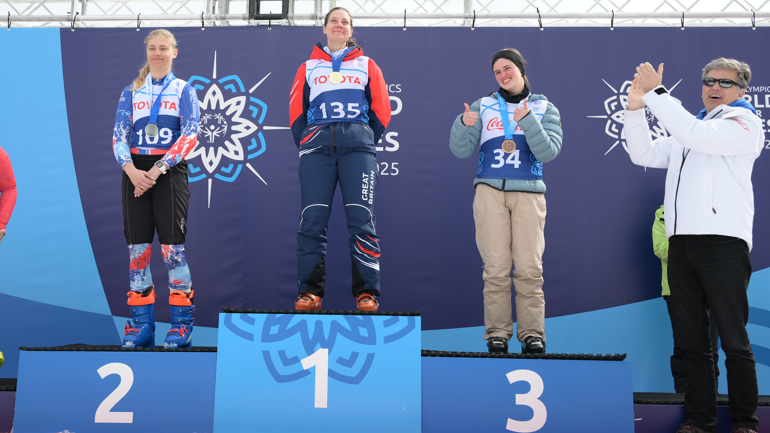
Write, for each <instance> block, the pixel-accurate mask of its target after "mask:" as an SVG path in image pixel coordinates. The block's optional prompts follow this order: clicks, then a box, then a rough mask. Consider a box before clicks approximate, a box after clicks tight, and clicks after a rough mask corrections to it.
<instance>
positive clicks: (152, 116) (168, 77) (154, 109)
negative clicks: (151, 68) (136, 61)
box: [147, 72, 176, 125]
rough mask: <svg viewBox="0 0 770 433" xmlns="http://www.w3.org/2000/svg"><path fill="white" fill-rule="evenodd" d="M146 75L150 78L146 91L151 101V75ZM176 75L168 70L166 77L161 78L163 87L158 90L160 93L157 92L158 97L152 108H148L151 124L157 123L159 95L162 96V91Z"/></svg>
mask: <svg viewBox="0 0 770 433" xmlns="http://www.w3.org/2000/svg"><path fill="white" fill-rule="evenodd" d="M147 76H148V77H149V79H150V82H149V83H148V84H149V85H148V86H147V89H148V91H147V92H148V93H149V96H150V101H152V76H151V75H150V74H147ZM175 79H176V77H175V76H174V73H173V72H169V73H168V75H166V78H165V79H164V80H163V88H162V89H161V90H160V94H158V99H156V100H155V103H154V104H152V108H151V109H150V123H152V124H153V125H157V124H158V113H160V99H161V96H163V92H165V91H166V88H167V87H168V86H169V85H170V84H171V82H172V81H174V80H175Z"/></svg>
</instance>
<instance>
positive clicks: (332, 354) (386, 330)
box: [225, 314, 417, 385]
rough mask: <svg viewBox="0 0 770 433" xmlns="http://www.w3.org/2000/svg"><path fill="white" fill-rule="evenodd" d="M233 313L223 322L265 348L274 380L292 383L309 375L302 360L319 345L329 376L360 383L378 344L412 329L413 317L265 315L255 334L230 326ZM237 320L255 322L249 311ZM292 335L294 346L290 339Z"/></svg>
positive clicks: (414, 322)
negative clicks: (326, 357) (324, 352)
mask: <svg viewBox="0 0 770 433" xmlns="http://www.w3.org/2000/svg"><path fill="white" fill-rule="evenodd" d="M232 316H234V315H233V314H227V315H225V326H226V327H227V328H228V329H229V330H230V331H231V332H233V334H235V335H237V336H238V337H240V338H243V339H245V340H249V341H254V340H255V338H259V342H260V345H261V346H262V347H264V348H265V349H267V350H263V351H262V358H263V359H264V361H265V366H266V367H267V369H268V371H269V372H270V375H271V376H272V377H273V379H274V380H275V381H276V382H278V383H286V382H294V381H296V380H300V379H302V378H303V377H305V376H308V375H310V374H311V372H310V371H309V370H305V369H304V368H303V366H302V361H301V360H302V359H304V358H307V357H308V356H310V355H312V354H313V353H315V352H316V351H317V350H318V349H319V348H324V349H328V351H329V377H330V378H331V379H334V380H337V381H339V382H343V383H347V384H351V385H356V384H359V383H361V381H363V380H364V378H365V377H366V375H367V373H369V370H370V369H371V367H372V364H373V363H374V358H375V349H376V347H377V346H378V345H382V344H390V343H393V342H395V341H398V340H400V339H402V338H404V337H405V336H407V335H409V334H410V333H412V332H414V331H415V330H416V329H417V326H416V320H415V318H414V317H409V316H390V317H387V318H383V317H377V316H347V315H346V316H343V317H342V318H340V319H333V320H331V321H329V322H326V323H324V322H323V321H321V320H312V319H310V320H308V319H306V318H303V315H296V314H268V315H266V317H265V322H264V324H263V326H262V330H261V332H259V331H257V332H259V335H255V333H253V332H250V331H247V330H245V329H242V328H241V327H239V326H237V325H235V323H233V320H232ZM305 317H307V316H305ZM240 320H241V322H242V323H244V324H247V325H252V326H253V325H255V323H256V319H255V318H254V317H251V316H249V315H248V314H241V315H240ZM311 323H313V326H312V329H311ZM295 339H296V340H298V341H295V343H299V344H292V343H291V340H295ZM290 351H293V352H291V353H290Z"/></svg>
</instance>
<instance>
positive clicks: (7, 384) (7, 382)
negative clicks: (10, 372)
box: [0, 378, 16, 392]
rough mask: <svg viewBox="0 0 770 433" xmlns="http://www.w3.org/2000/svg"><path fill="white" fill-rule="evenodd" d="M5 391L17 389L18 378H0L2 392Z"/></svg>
mask: <svg viewBox="0 0 770 433" xmlns="http://www.w3.org/2000/svg"><path fill="white" fill-rule="evenodd" d="M3 391H16V379H15V378H8V379H6V378H0V392H3Z"/></svg>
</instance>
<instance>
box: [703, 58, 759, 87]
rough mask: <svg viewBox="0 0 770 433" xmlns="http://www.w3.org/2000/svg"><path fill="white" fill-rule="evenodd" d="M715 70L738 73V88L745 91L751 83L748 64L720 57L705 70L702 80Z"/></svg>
mask: <svg viewBox="0 0 770 433" xmlns="http://www.w3.org/2000/svg"><path fill="white" fill-rule="evenodd" d="M714 69H732V70H733V71H735V72H737V73H738V79H737V80H736V81H737V82H738V87H740V88H741V89H745V88H747V87H748V86H749V81H751V68H749V65H748V64H746V63H743V62H740V61H738V60H735V59H725V58H724V57H720V58H718V59H715V60H712V61H711V62H709V64H708V65H706V66H705V67H704V68H703V77H702V78H706V74H708V73H709V72H710V71H712V70H714Z"/></svg>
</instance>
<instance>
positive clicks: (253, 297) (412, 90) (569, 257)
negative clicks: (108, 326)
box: [61, 27, 770, 329]
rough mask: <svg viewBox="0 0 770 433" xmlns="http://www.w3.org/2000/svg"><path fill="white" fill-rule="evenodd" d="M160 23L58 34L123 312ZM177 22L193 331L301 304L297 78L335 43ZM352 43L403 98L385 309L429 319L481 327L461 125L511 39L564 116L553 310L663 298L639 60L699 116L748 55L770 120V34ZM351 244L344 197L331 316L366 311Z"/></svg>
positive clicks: (767, 255)
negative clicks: (633, 124) (455, 137)
mask: <svg viewBox="0 0 770 433" xmlns="http://www.w3.org/2000/svg"><path fill="white" fill-rule="evenodd" d="M148 32H149V29H148V30H146V31H145V30H142V31H141V32H136V31H135V30H133V29H109V30H104V29H99V30H96V29H78V30H77V31H75V32H70V31H69V29H66V30H62V31H61V44H62V61H63V68H64V71H63V72H64V86H65V91H66V102H67V114H68V120H69V127H70V135H71V141H72V147H73V155H74V161H75V166H76V172H77V177H78V179H77V180H78V187H79V190H80V195H81V199H82V204H83V211H84V214H85V218H86V223H87V226H88V231H89V234H90V240H91V244H92V247H93V251H94V256H95V258H96V263H97V267H98V270H99V275H100V278H101V280H102V283H103V286H104V289H105V292H106V295H107V300H108V302H109V305H110V309H111V312H112V314H116V315H123V314H127V311H126V305H125V302H126V297H125V294H126V292H127V291H128V278H127V277H128V250H127V248H126V244H125V241H124V238H123V227H122V224H123V223H122V217H121V205H120V173H121V172H120V167H119V166H118V164H117V162H116V161H115V158H114V156H113V153H112V147H111V132H112V126H113V122H114V117H115V109H116V107H117V103H118V98H119V97H120V92H121V90H122V89H123V87H124V86H126V85H128V84H129V83H130V82H131V80H132V79H133V78H134V77H135V76H136V75H137V70H138V68H139V67H140V66H141V65H142V64H143V62H144V49H143V43H142V41H143V38H144V37H145V36H146V34H147V33H148ZM174 33H175V35H176V37H177V40H178V41H179V46H178V48H179V57H178V58H177V60H176V61H175V65H174V73H175V74H176V76H177V77H179V78H182V79H185V80H188V81H189V82H190V83H191V84H192V85H194V86H196V88H197V89H198V90H197V91H198V98H199V99H200V100H201V102H202V106H203V107H204V108H203V109H202V115H203V117H202V121H201V130H202V133H201V135H200V136H199V143H200V144H199V147H198V148H197V149H196V153H195V154H193V155H191V156H190V157H188V162H189V163H190V167H191V169H190V172H189V177H190V180H191V183H190V189H191V191H192V197H191V200H190V210H189V224H188V225H189V232H188V238H187V242H186V250H187V257H188V262H189V263H190V268H191V273H192V278H193V285H194V288H195V294H196V305H197V309H198V311H197V313H196V324H198V325H202V326H217V313H218V312H219V311H221V310H220V308H221V307H222V306H229V307H234V308H259V309H285V308H291V307H292V305H293V301H294V298H295V297H296V295H297V288H296V282H295V281H296V275H295V273H296V258H295V248H296V232H297V230H298V228H299V213H300V197H299V182H298V176H297V168H298V165H299V157H298V155H297V149H296V147H295V145H294V142H293V140H292V137H291V133H290V131H289V130H288V126H289V115H288V104H289V90H290V88H291V85H292V79H293V77H294V74H295V72H296V70H297V68H298V66H299V65H300V63H302V62H303V61H304V60H306V59H307V58H308V56H309V55H310V52H311V50H312V47H313V45H314V44H315V43H316V42H319V41H324V40H325V39H324V35H323V34H322V32H321V29H320V28H305V27H302V28H297V27H292V28H287V27H273V28H272V30H268V29H267V28H264V27H248V28H209V29H206V31H201V30H200V29H192V28H190V29H187V28H185V29H176V30H174ZM355 36H356V37H357V38H358V39H359V40H360V41H363V42H364V47H363V50H364V53H365V54H366V55H368V56H370V57H372V58H373V59H375V61H376V62H377V63H378V64H379V66H380V67H381V69H382V71H383V74H384V77H385V80H386V82H387V84H388V91H389V93H390V96H391V107H392V110H393V118H392V121H391V124H390V126H389V127H388V128H387V130H386V132H385V134H384V135H383V140H382V143H381V150H380V151H379V152H378V160H379V164H380V171H381V173H380V184H379V186H378V188H377V198H376V202H375V212H376V215H377V222H378V226H377V230H378V234H379V235H380V237H381V247H382V252H383V255H382V259H381V266H382V287H383V291H382V297H381V304H382V307H381V308H382V309H383V310H388V311H398V310H421V311H422V318H423V329H442V328H457V327H467V326H479V325H481V324H482V323H483V319H482V317H483V309H482V295H481V290H482V287H483V281H482V279H481V272H482V270H481V259H480V257H479V254H478V250H477V248H476V244H475V238H474V224H473V215H472V209H471V205H472V200H473V195H474V189H473V186H472V181H473V178H474V176H475V172H476V166H477V159H476V157H475V156H474V157H473V158H470V159H467V160H460V159H457V158H456V157H454V156H453V155H452V153H451V152H450V151H449V148H448V137H449V130H450V127H451V125H452V122H453V120H454V118H455V117H456V116H457V115H458V114H460V113H461V112H462V111H463V103H468V104H471V103H472V102H473V101H475V100H476V99H478V98H480V97H482V96H484V95H487V94H489V93H490V92H492V91H495V90H496V89H497V83H496V82H495V79H494V76H493V74H492V71H491V63H490V60H491V57H492V55H493V54H494V53H495V52H496V51H497V50H498V49H501V48H505V47H515V48H518V49H519V50H520V51H521V52H522V54H523V55H524V57H525V58H526V59H527V61H528V66H527V75H528V77H529V80H530V83H531V87H532V90H533V92H534V93H542V94H544V95H546V96H547V97H548V99H549V100H550V101H551V102H553V104H554V105H555V106H556V107H557V108H558V109H559V110H560V112H561V116H562V126H563V129H564V144H563V149H562V152H561V154H560V155H559V156H558V157H557V158H556V159H555V160H554V161H552V162H550V163H547V164H545V165H544V169H543V171H544V181H545V182H546V185H547V187H548V192H547V194H546V197H547V201H548V216H547V219H546V233H545V237H546V250H545V256H544V268H545V273H544V276H545V288H544V290H545V293H546V303H547V305H548V307H547V309H546V315H547V316H548V317H553V316H561V315H567V314H575V313H580V312H586V311H592V310H598V309H603V308H608V307H614V306H619V305H625V304H629V303H633V302H638V301H643V300H647V299H652V298H655V297H657V296H660V285H659V284H660V283H659V281H660V267H659V266H660V264H659V261H658V259H657V258H656V257H655V256H654V255H653V254H652V249H651V238H650V229H651V226H652V222H653V216H654V211H655V209H657V207H658V206H659V205H660V204H661V203H662V201H663V183H664V178H665V170H654V169H647V170H645V169H644V168H642V167H637V166H635V165H633V164H632V163H631V162H630V160H629V158H628V155H627V152H626V151H625V150H624V146H625V142H624V141H623V139H622V136H621V130H622V101H623V100H624V95H625V94H627V88H628V85H629V81H628V80H630V79H631V78H632V74H633V72H634V67H635V66H636V65H637V64H639V63H640V62H643V61H650V62H652V63H654V64H655V65H657V64H658V63H661V62H663V63H665V64H666V67H665V73H664V81H663V82H664V84H665V85H666V86H667V87H668V88H669V89H671V91H672V92H671V93H672V95H674V96H675V97H677V98H679V99H680V100H681V101H682V103H683V105H684V106H685V107H686V108H687V109H688V110H689V111H690V112H692V113H696V112H697V111H698V110H700V109H701V108H702V102H701V100H700V91H701V68H702V67H703V66H704V65H705V64H706V63H708V62H709V61H710V60H712V59H714V58H716V57H720V56H724V57H734V58H738V59H741V60H743V61H746V62H748V63H749V64H750V65H751V67H752V70H753V75H754V78H753V80H752V83H751V87H750V88H749V90H748V91H747V96H748V97H749V98H751V100H752V103H754V104H755V107H756V108H757V109H758V110H759V111H760V112H761V114H762V115H763V117H765V118H770V113H766V112H765V110H767V108H766V107H768V106H770V60H768V59H767V57H766V56H763V55H761V53H763V52H764V51H763V48H764V45H765V44H764V43H763V42H766V41H767V40H768V37H769V36H770V28H758V29H757V30H756V31H752V30H751V29H746V28H741V29H739V28H735V29H731V28H719V29H705V28H692V29H690V28H688V29H687V31H685V32H682V31H681V30H679V29H678V28H674V29H663V28H656V29H637V28H633V29H623V28H618V29H615V30H614V31H612V32H611V31H609V29H598V28H596V29H594V28H554V29H546V30H545V31H542V32H541V31H540V30H539V29H537V28H534V29H521V28H517V29H506V28H493V29H484V28H477V29H476V30H474V31H471V30H470V29H468V28H410V29H408V30H407V31H403V30H402V29H400V28H357V30H356V33H355ZM706 41H707V42H706ZM653 124H654V122H653ZM656 133H657V134H666V133H665V131H663V130H660V129H657V130H656ZM753 180H754V189H755V199H756V215H755V218H754V221H755V224H754V237H755V241H754V250H753V251H752V260H753V266H754V270H755V271H756V270H760V269H763V268H766V267H768V264H769V263H770V252H768V245H769V242H768V240H769V239H770V229H769V228H768V226H767V225H765V224H762V222H764V221H766V220H767V218H768V216H769V215H770V205H768V203H767V200H766V199H765V198H766V197H767V196H768V185H770V174H769V171H768V162H767V156H766V155H764V154H763V155H762V156H761V157H760V158H759V159H758V160H757V162H756V164H755V168H754V176H753ZM347 237H348V234H347V229H346V225H345V220H344V214H343V211H342V206H341V200H340V197H339V193H338V194H337V197H336V200H335V204H334V207H333V211H332V218H331V222H330V226H329V256H328V258H327V268H328V269H329V275H328V283H327V296H326V299H325V300H324V307H325V308H326V309H351V308H354V300H353V298H352V296H351V295H350V259H349V257H348V251H347V248H348V246H347V245H348V244H347ZM156 242H157V241H156ZM155 251H156V254H155V255H154V257H153V258H152V265H151V266H152V271H153V279H154V280H155V282H156V284H157V285H158V286H159V287H158V289H159V291H158V293H160V294H163V293H164V290H165V287H166V283H165V281H166V280H167V276H166V269H165V266H164V264H163V261H162V258H161V256H160V254H159V253H160V250H159V249H158V247H157V246H156V249H155ZM164 314H165V315H166V317H164V316H163V315H164ZM167 316H168V311H167V309H159V311H158V317H157V318H158V320H160V321H168V320H169V318H168V317H167ZM514 320H515V318H514Z"/></svg>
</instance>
